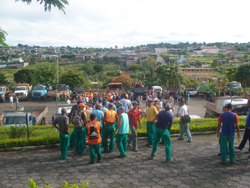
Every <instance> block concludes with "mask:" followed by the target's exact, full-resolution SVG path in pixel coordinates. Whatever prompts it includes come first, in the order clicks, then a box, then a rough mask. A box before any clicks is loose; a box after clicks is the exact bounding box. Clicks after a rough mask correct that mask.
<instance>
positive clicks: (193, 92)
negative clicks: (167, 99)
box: [187, 88, 198, 97]
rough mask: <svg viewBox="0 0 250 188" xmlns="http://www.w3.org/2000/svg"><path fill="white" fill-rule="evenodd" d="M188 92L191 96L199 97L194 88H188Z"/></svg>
mask: <svg viewBox="0 0 250 188" xmlns="http://www.w3.org/2000/svg"><path fill="white" fill-rule="evenodd" d="M187 91H188V92H189V93H190V97H191V96H196V97H197V96H198V92H197V91H196V90H195V89H194V88H187Z"/></svg>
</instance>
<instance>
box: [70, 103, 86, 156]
mask: <svg viewBox="0 0 250 188" xmlns="http://www.w3.org/2000/svg"><path fill="white" fill-rule="evenodd" d="M83 109H84V104H83V103H79V104H78V110H75V111H74V112H73V113H72V115H71V118H70V122H71V123H72V124H73V125H74V132H75V153H76V154H78V153H80V154H82V153H84V151H85V147H84V141H85V132H86V126H85V125H86V124H87V115H86V113H85V112H83ZM79 145H80V152H79Z"/></svg>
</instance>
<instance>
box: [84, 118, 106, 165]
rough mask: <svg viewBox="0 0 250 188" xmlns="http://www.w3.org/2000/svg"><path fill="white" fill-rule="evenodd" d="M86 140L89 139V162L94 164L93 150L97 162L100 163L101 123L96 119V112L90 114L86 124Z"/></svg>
mask: <svg viewBox="0 0 250 188" xmlns="http://www.w3.org/2000/svg"><path fill="white" fill-rule="evenodd" d="M86 128H87V134H88V140H89V151H90V164H95V151H96V153H97V158H98V163H101V162H102V161H103V160H102V152H101V146H100V144H101V141H102V137H101V135H100V130H101V123H100V122H99V121H97V117H96V114H91V115H90V122H89V123H88V124H87V125H86Z"/></svg>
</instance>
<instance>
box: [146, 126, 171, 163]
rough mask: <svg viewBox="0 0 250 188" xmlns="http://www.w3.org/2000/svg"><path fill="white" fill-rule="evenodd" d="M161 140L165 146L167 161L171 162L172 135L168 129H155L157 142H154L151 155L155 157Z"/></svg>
mask: <svg viewBox="0 0 250 188" xmlns="http://www.w3.org/2000/svg"><path fill="white" fill-rule="evenodd" d="M161 138H162V140H163V143H164V145H165V153H166V159H167V160H171V139H170V133H169V130H168V129H159V128H156V129H155V141H154V145H153V150H152V153H151V155H153V156H155V152H156V150H157V147H158V145H159V143H160V140H161Z"/></svg>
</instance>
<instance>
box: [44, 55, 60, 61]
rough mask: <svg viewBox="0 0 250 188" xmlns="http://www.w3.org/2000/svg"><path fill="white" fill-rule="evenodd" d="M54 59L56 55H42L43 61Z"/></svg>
mask: <svg viewBox="0 0 250 188" xmlns="http://www.w3.org/2000/svg"><path fill="white" fill-rule="evenodd" d="M56 59H57V55H42V60H43V61H48V60H56Z"/></svg>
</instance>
